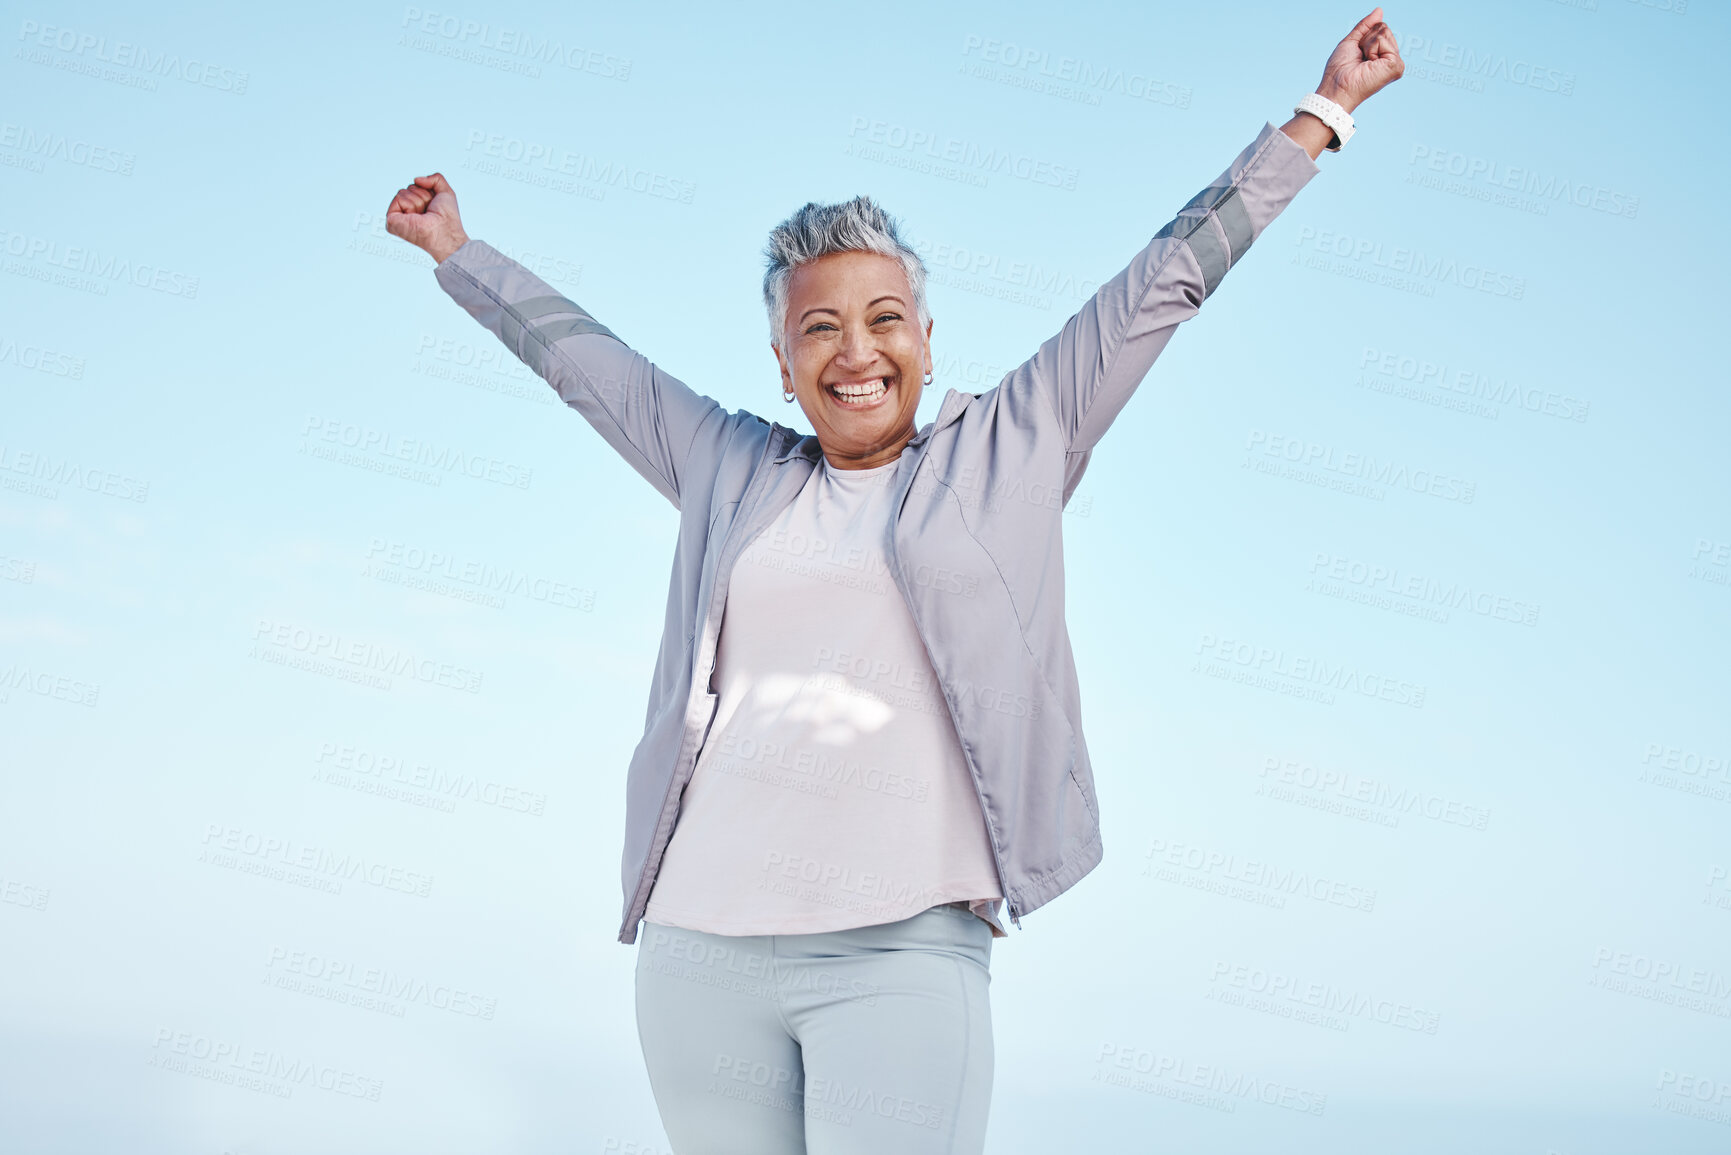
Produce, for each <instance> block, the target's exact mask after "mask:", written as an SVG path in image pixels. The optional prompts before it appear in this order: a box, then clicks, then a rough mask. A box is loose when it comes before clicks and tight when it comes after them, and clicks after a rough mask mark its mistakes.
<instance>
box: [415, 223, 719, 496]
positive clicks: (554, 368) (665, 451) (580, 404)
mask: <svg viewBox="0 0 1731 1155" xmlns="http://www.w3.org/2000/svg"><path fill="white" fill-rule="evenodd" d="M433 275H434V276H435V277H436V278H437V279H438V282H439V286H440V287H441V288H443V289H444V290H445V292H447V293H449V294H450V295H451V297H452V298H453V299H455V300H456V302H457V303H458V304H459V305H461V306H463V308H464V309H466V310H467V311H468V313H469V315H470V316H471V317H474V318H475V320H477V321H479V322H480V323H481V324H482V325H483V326H485V327H486V328H487V329H489V330H491V331H492V333H493V335H494V336H496V337H498V338H499V340H501V341H503V342H504V343H505V347H506V348H507V349H509V350H511V352H512V353H513V354H514V355H515V356H516V357H517V358H518V359H519V360H521V361H522V362H523V363H524V364H526V365H528V366H529V368H530V369H532V370H534V371H535V373H536V374H537V375H539V376H540V377H541V378H543V379H544V380H545V381H546V382H547V384H549V385H551V386H553V388H554V390H555V391H556V392H557V393H558V394H559V397H560V399H561V400H563V401H564V402H565V404H567V405H569V406H571V408H573V409H575V410H577V412H579V413H581V414H582V415H583V416H584V418H585V419H587V420H588V422H589V424H591V425H593V426H594V427H595V430H596V432H598V433H600V434H601V436H602V437H603V438H605V439H606V441H607V443H608V444H609V445H611V446H612V447H613V448H614V449H616V450H618V452H619V455H620V456H621V457H623V458H624V459H625V460H626V461H627V462H629V463H630V465H631V467H632V468H633V469H635V470H637V472H638V473H641V474H642V475H643V476H644V477H645V478H646V479H647V480H648V481H649V484H651V485H653V486H654V487H655V488H656V489H657V490H658V491H660V493H661V495H662V496H663V497H665V498H667V500H668V501H670V502H672V503H673V507H674V508H675V509H678V508H679V494H680V490H681V488H682V486H683V484H684V482H685V479H686V477H687V475H688V472H689V470H691V469H694V468H700V467H703V465H704V463H708V464H709V467H710V468H713V462H714V460H715V455H714V453H703V454H700V453H697V452H694V451H695V450H699V449H707V450H717V451H718V449H719V446H720V443H721V441H722V439H723V438H724V437H725V435H726V432H727V425H728V421H729V414H728V413H727V411H726V410H724V409H723V408H722V407H721V405H720V403H719V402H717V401H715V400H714V399H713V398H711V397H705V396H702V395H701V394H698V393H696V392H693V391H692V390H691V389H690V388H689V387H688V386H687V385H686V384H685V383H684V382H682V381H680V380H678V379H677V378H675V377H672V376H670V375H669V374H667V373H664V372H662V371H661V370H660V369H658V368H656V366H655V365H654V364H652V363H651V362H650V361H649V359H648V358H646V357H644V356H643V355H642V354H640V353H638V352H636V351H635V350H633V349H632V348H631V347H630V346H628V345H626V344H625V342H623V341H621V340H620V339H619V338H618V337H616V336H614V334H613V332H612V330H610V329H608V328H607V326H605V325H603V324H601V323H600V322H599V321H597V320H596V319H595V318H594V317H592V316H590V315H589V314H588V312H586V311H585V310H584V309H583V308H581V307H580V306H579V305H577V303H576V302H574V301H572V300H570V299H568V298H566V297H564V296H562V295H561V294H560V293H558V292H557V291H556V290H555V289H554V288H553V287H552V286H551V285H549V284H548V283H547V282H546V281H543V280H542V279H541V278H540V277H538V276H536V275H535V274H534V273H533V272H530V271H529V270H528V269H527V268H525V267H524V266H523V265H522V264H520V263H519V262H517V261H515V260H513V259H511V258H510V257H507V256H506V255H505V254H503V253H501V252H499V250H497V249H495V248H494V247H493V246H491V245H489V244H487V242H485V241H480V240H475V239H473V238H471V239H470V240H469V241H468V242H466V243H465V244H464V245H463V246H462V247H461V248H459V249H458V250H457V251H456V252H454V253H451V254H450V255H449V256H447V257H446V258H445V259H444V260H443V261H441V262H439V264H438V265H437V266H435V267H434V269H433Z"/></svg>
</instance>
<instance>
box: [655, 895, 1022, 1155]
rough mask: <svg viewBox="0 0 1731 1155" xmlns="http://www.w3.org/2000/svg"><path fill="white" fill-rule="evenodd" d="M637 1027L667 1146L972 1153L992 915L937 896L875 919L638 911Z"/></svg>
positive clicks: (982, 1133)
mask: <svg viewBox="0 0 1731 1155" xmlns="http://www.w3.org/2000/svg"><path fill="white" fill-rule="evenodd" d="M637 942H638V949H637V1037H638V1039H639V1041H640V1042H641V1043H642V1045H643V1059H644V1062H645V1064H647V1066H648V1068H649V1085H650V1088H651V1089H652V1090H653V1091H654V1093H655V1105H656V1107H657V1108H658V1109H659V1110H660V1112H661V1124H662V1126H663V1128H665V1129H666V1131H667V1138H668V1140H669V1141H670V1142H671V1143H672V1144H673V1150H674V1153H675V1155H886V1153H891V1152H894V1153H896V1155H926V1153H928V1152H931V1153H936V1152H943V1153H945V1155H951V1153H955V1155H964V1153H965V1155H979V1153H980V1152H982V1151H984V1150H985V1144H986V1114H987V1111H988V1109H989V1108H990V1106H991V1098H992V1014H991V1004H990V1002H989V1000H988V999H987V988H988V986H989V985H990V983H991V974H990V966H991V959H992V928H991V927H990V926H989V925H987V924H986V922H985V921H984V920H982V919H981V918H979V917H978V916H976V915H974V914H972V913H970V912H969V911H968V909H967V905H966V904H965V903H963V904H959V905H958V904H946V905H943V906H934V907H931V908H930V909H928V910H925V911H922V912H921V913H919V914H916V915H914V916H913V917H912V918H906V919H903V920H901V921H900V922H891V923H884V924H882V925H879V926H864V927H856V928H854V929H851V930H837V931H826V932H823V933H819V934H778V935H718V934H705V933H703V932H701V931H695V930H681V929H679V928H676V927H667V926H660V925H657V924H655V923H652V922H645V923H644V924H643V933H642V934H641V935H639V936H638V940H637Z"/></svg>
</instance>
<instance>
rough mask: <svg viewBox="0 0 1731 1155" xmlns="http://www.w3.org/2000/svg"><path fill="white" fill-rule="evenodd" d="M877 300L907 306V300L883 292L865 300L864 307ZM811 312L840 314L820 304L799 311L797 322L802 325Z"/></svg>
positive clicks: (869, 306)
mask: <svg viewBox="0 0 1731 1155" xmlns="http://www.w3.org/2000/svg"><path fill="white" fill-rule="evenodd" d="M879 301H894V302H895V303H896V304H898V305H900V306H901V307H902V308H904V309H905V308H907V307H908V306H907V302H905V301H903V300H902V299H901V298H900V297H898V296H896V295H895V294H894V293H885V294H884V295H883V296H881V297H873V298H872V299H871V300H869V301H867V302H866V308H868V309H869V308H871V307H872V306H873V305H875V304H877V303H878V302H879ZM813 313H835V315H836V316H838V317H839V316H841V314H840V313H836V311H835V310H834V309H832V308H830V307H829V306H828V305H820V306H818V307H817V308H815V309H807V310H806V311H805V312H803V313H801V314H800V315H799V323H800V324H802V325H803V324H805V319H806V318H807V317H809V316H811V315H812V314H813Z"/></svg>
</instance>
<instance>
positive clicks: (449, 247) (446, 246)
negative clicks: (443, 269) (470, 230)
mask: <svg viewBox="0 0 1731 1155" xmlns="http://www.w3.org/2000/svg"><path fill="white" fill-rule="evenodd" d="M468 243H469V235H468V234H467V233H465V232H463V231H462V230H461V229H459V230H457V235H456V236H455V237H451V238H449V239H447V240H446V241H444V242H443V243H441V244H438V245H429V246H427V255H428V256H430V257H432V258H433V260H434V261H436V262H437V263H439V264H441V265H442V264H444V263H445V259H446V258H447V257H449V256H450V255H451V254H452V253H454V252H456V251H457V250H458V249H460V248H462V247H463V246H464V245H466V244H468Z"/></svg>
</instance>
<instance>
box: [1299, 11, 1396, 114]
mask: <svg viewBox="0 0 1731 1155" xmlns="http://www.w3.org/2000/svg"><path fill="white" fill-rule="evenodd" d="M1405 71H1406V61H1404V60H1402V59H1401V58H1400V49H1399V48H1398V47H1397V46H1396V45H1395V42H1394V30H1393V29H1392V28H1390V27H1389V26H1388V25H1387V24H1384V23H1383V22H1382V9H1381V8H1374V9H1372V10H1371V13H1370V15H1369V16H1366V17H1365V18H1364V19H1363V20H1360V21H1359V22H1358V26H1357V27H1356V28H1354V29H1353V30H1352V31H1351V32H1348V33H1347V34H1346V39H1345V40H1342V41H1341V42H1340V44H1339V45H1338V46H1336V48H1335V50H1334V52H1333V54H1332V55H1330V56H1329V58H1328V63H1327V64H1326V65H1324V66H1323V69H1322V83H1321V84H1318V85H1317V86H1316V91H1317V92H1318V93H1319V94H1320V95H1322V96H1326V97H1328V99H1330V100H1332V101H1334V102H1335V103H1336V104H1338V105H1340V106H1341V107H1342V108H1344V109H1346V110H1347V111H1348V112H1351V111H1352V110H1353V109H1355V108H1357V107H1358V106H1359V105H1360V104H1362V103H1363V102H1364V100H1365V98H1366V97H1368V96H1370V95H1371V94H1372V93H1374V92H1377V91H1379V90H1380V89H1382V88H1383V87H1384V86H1385V85H1388V84H1392V83H1393V82H1394V81H1396V80H1399V79H1400V77H1401V73H1403V72H1405Z"/></svg>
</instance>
